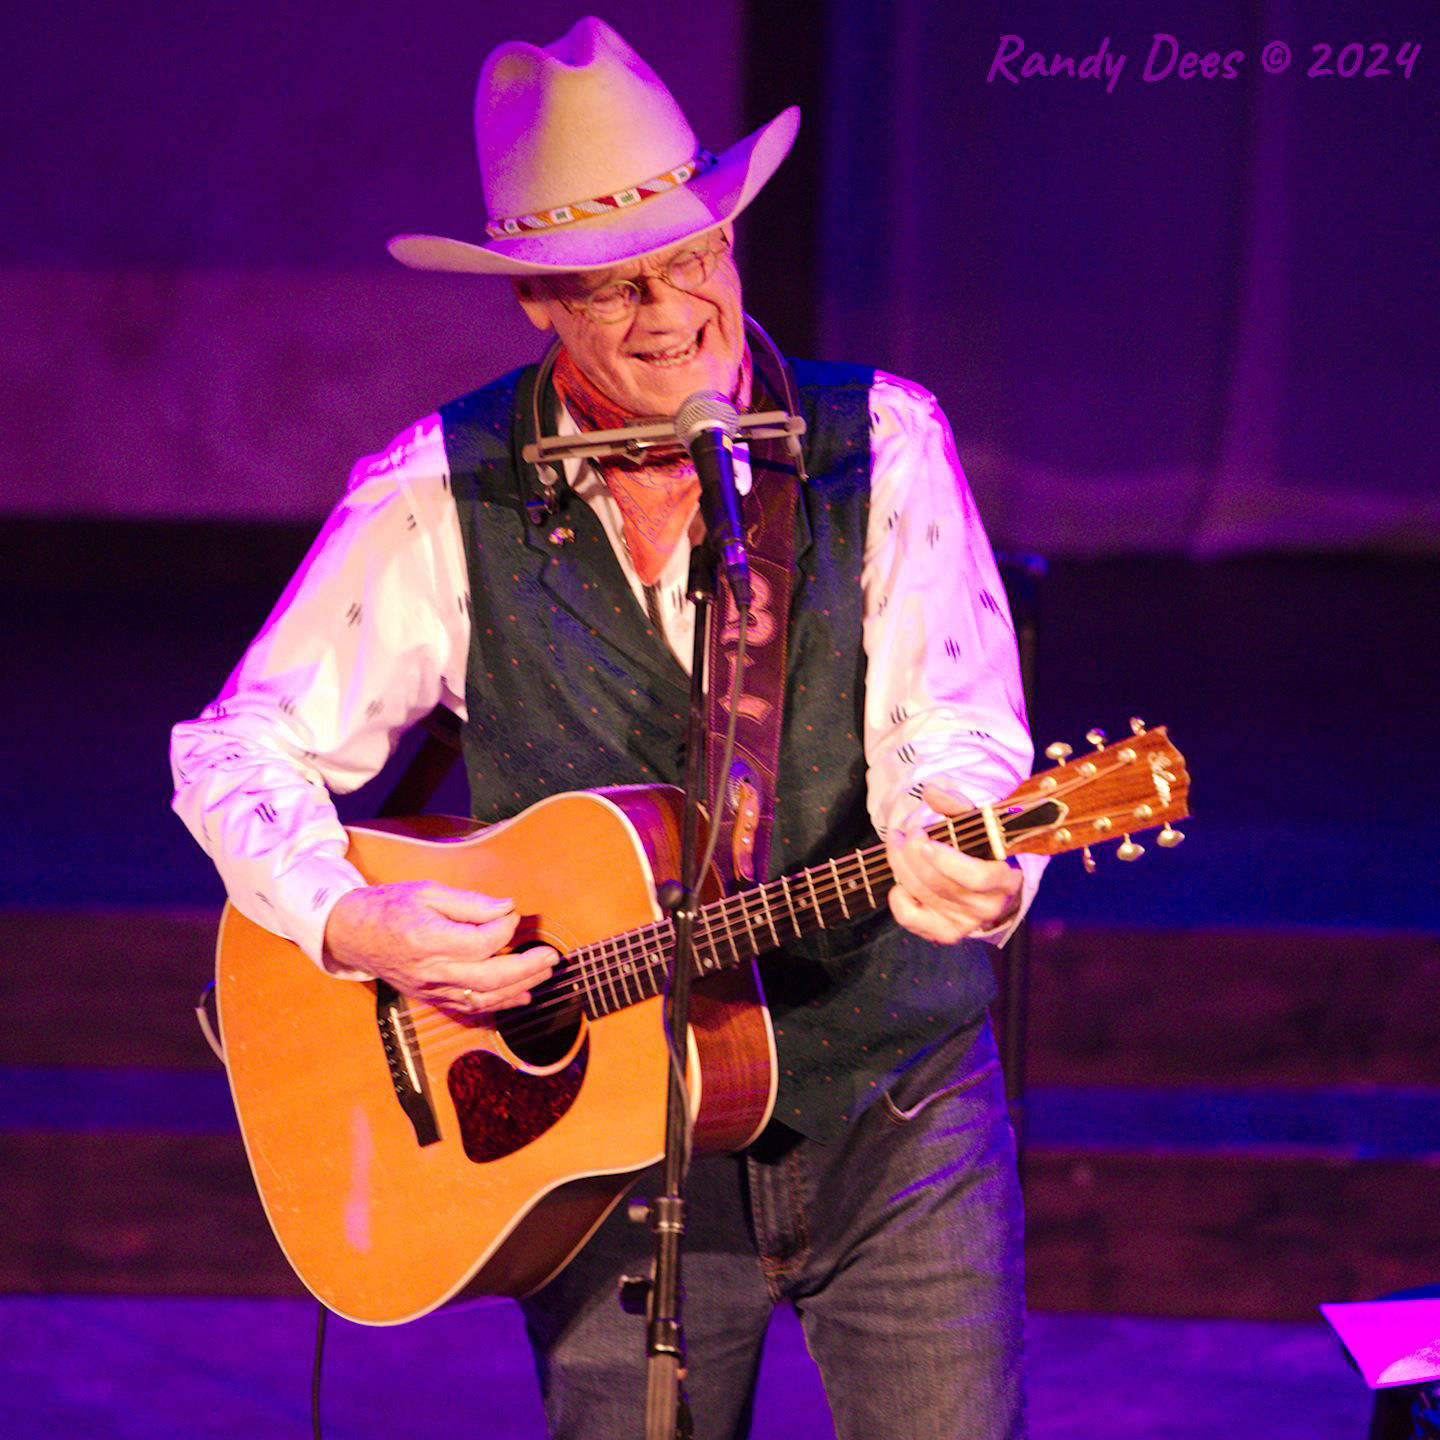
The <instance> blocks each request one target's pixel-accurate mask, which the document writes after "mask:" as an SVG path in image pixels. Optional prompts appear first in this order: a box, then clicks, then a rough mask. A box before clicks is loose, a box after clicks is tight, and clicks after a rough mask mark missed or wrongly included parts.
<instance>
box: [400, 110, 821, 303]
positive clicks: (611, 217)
mask: <svg viewBox="0 0 1440 1440" xmlns="http://www.w3.org/2000/svg"><path fill="white" fill-rule="evenodd" d="M799 129H800V110H799V108H798V107H797V106H794V105H792V106H790V108H789V109H788V110H782V111H781V112H780V114H778V115H777V116H776V117H775V118H774V119H773V120H772V121H770V123H769V124H768V125H762V126H761V127H760V129H758V130H756V131H754V132H753V133H751V134H749V135H747V136H746V137H745V138H744V139H743V140H740V141H737V142H736V143H735V144H734V145H732V146H731V147H730V148H729V149H728V150H726V151H725V152H724V153H723V154H721V155H720V156H719V157H718V158H717V160H716V163H715V165H714V166H713V167H712V168H711V169H709V170H707V171H706V172H705V173H704V174H703V175H700V176H697V177H696V178H695V179H694V180H691V181H690V182H689V183H688V184H685V185H680V186H677V187H676V188H675V189H674V190H667V191H666V192H665V193H664V194H663V195H654V196H652V197H651V198H650V199H648V200H645V201H643V202H642V203H641V204H639V205H635V206H632V207H631V208H629V209H625V210H616V211H614V212H613V213H612V214H608V215H597V216H595V217H594V218H592V219H588V220H576V221H574V222H572V223H571V224H569V225H557V226H555V227H554V228H553V229H550V230H538V231H535V232H533V233H531V234H527V235H515V236H506V237H505V238H503V239H500V240H491V241H489V242H488V243H487V244H484V245H472V244H470V243H469V242H467V241H464V240H449V239H446V238H445V237H444V236H442V235H396V236H395V237H394V238H393V239H391V240H390V241H389V242H388V244H387V246H386V248H387V249H388V250H389V251H390V253H391V254H392V255H393V256H394V257H395V258H396V259H397V260H398V261H399V262H400V263H401V264H402V265H408V266H410V268H411V269H413V270H448V271H453V272H460V273H468V274H474V275H543V274H545V273H546V272H549V271H563V270H598V269H603V268H605V267H606V266H610V265H619V264H621V263H622V262H624V261H626V260H641V259H643V258H644V257H645V256H647V255H653V254H654V253H655V252H656V251H658V250H665V249H668V248H669V247H670V246H671V245H678V244H679V243H680V242H681V241H682V240H688V239H689V238H690V237H691V236H692V235H699V234H701V233H703V232H704V231H706V230H713V229H714V228H715V226H717V225H724V224H725V223H726V222H727V221H729V220H733V219H734V218H735V217H736V216H737V215H738V214H739V213H740V212H741V211H742V210H743V209H744V208H745V207H746V206H747V205H748V204H749V203H750V202H751V201H752V200H753V199H754V198H755V197H756V195H758V194H759V193H760V191H761V190H762V189H763V188H764V186H765V183H766V182H767V181H768V180H769V179H770V177H771V176H772V175H773V174H774V173H775V171H776V170H777V169H778V168H779V165H780V162H781V161H782V160H783V159H784V158H785V157H786V155H788V154H789V153H790V147H791V146H792V145H793V144H794V143H795V136H796V134H797V133H798V131H799Z"/></svg>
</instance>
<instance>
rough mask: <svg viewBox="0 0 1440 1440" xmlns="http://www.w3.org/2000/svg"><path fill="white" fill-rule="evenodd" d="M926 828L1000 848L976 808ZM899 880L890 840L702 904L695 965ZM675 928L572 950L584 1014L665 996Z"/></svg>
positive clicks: (801, 929) (1000, 821)
mask: <svg viewBox="0 0 1440 1440" xmlns="http://www.w3.org/2000/svg"><path fill="white" fill-rule="evenodd" d="M1028 813H1029V812H1027V813H1021V812H1015V813H1012V814H1009V815H1004V816H1001V815H1000V814H998V813H997V814H996V817H995V818H996V821H997V827H998V829H999V831H1000V833H1001V835H1002V836H1006V835H1009V834H1011V833H1013V832H1014V831H1016V830H1019V829H1021V828H1028V824H1033V823H1035V822H1034V820H1033V819H1029V818H1028ZM1027 819H1028V824H1027ZM925 833H926V834H927V835H929V837H930V838H931V839H932V840H938V841H939V842H940V843H941V844H944V845H949V846H952V847H953V848H954V849H956V850H960V851H962V852H964V853H965V854H967V855H975V856H978V857H980V858H982V859H989V858H991V857H992V856H993V854H994V849H993V846H992V844H991V840H990V834H989V832H988V830H987V829H986V826H985V822H984V817H983V815H982V812H980V811H978V810H971V811H968V812H966V813H965V814H963V815H956V816H953V817H952V818H950V819H948V820H941V821H938V822H937V823H935V824H934V825H931V826H929V827H928V828H927V830H926V832H925ZM894 885H895V873H894V871H893V870H892V869H891V866H890V861H889V859H888V857H887V855H886V853H885V847H884V846H883V845H872V846H870V847H869V848H868V849H865V850H856V851H853V852H852V853H851V854H849V855H846V856H842V857H840V858H838V859H833V860H826V861H824V862H823V863H822V864H819V865H813V866H811V867H810V868H809V869H806V870H800V871H797V872H796V873H795V874H793V875H782V876H781V877H780V878H779V879H778V880H770V881H767V882H766V883H765V884H763V885H756V886H753V887H752V888H750V889H748V890H742V891H740V892H739V893H738V894H735V895H727V896H725V897H724V898H723V899H720V900H713V901H711V902H710V903H709V904H706V905H702V906H700V908H699V909H698V910H697V911H696V915H695V928H694V969H693V971H692V973H693V975H694V976H695V978H697V979H698V978H700V977H701V976H704V975H709V974H713V973H714V972H715V971H717V970H724V969H726V968H728V967H729V966H732V965H739V964H741V963H742V962H744V961H746V960H751V959H753V958H754V957H755V956H756V955H759V954H762V953H763V952H764V951H766V950H773V949H776V948H777V947H779V946H780V945H783V944H784V943H785V942H786V941H787V940H794V939H798V938H800V937H801V936H803V935H808V934H810V933H811V932H813V931H815V930H824V929H828V928H830V927H831V926H834V925H841V924H847V923H849V922H850V921H852V920H859V919H861V918H862V917H864V916H866V915H869V914H871V913H873V912H874V911H876V910H878V909H880V907H881V906H882V905H884V904H885V902H886V899H887V897H888V896H889V894H890V891H891V889H892V888H893V887H894ZM673 936H674V928H673V925H672V923H671V921H670V920H669V919H668V918H667V919H665V920H659V921H655V922H653V923H652V924H649V925H644V926H641V927H640V928H639V929H636V930H629V931H626V932H625V933H624V934H623V935H615V936H611V937H610V938H608V939H605V940H600V941H596V942H595V943H594V944H591V945H586V946H584V947H582V948H581V949H579V950H576V951H575V952H573V954H572V955H571V957H570V958H571V962H572V964H573V966H574V973H573V978H572V980H571V984H573V985H574V986H575V988H576V989H577V990H578V992H579V993H580V995H581V996H582V997H583V1003H584V1007H585V1012H586V1014H587V1015H589V1016H590V1018H591V1019H596V1018H598V1017H600V1016H603V1015H611V1014H614V1013H615V1012H616V1011H617V1010H623V1009H625V1008H626V1007H627V1006H629V1005H635V1004H638V1003H639V1002H640V1001H642V1000H648V999H651V998H652V997H653V996H656V995H658V994H660V992H661V991H662V990H663V989H664V988H665V983H666V975H667V973H668V970H669V963H670V949H671V945H672V942H673Z"/></svg>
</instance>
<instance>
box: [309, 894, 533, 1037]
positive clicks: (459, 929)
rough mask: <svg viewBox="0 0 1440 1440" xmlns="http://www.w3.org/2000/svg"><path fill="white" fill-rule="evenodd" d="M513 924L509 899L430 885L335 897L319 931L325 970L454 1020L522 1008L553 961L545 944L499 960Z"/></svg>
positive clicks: (515, 918)
mask: <svg viewBox="0 0 1440 1440" xmlns="http://www.w3.org/2000/svg"><path fill="white" fill-rule="evenodd" d="M519 921H520V917H519V915H518V914H517V913H516V910H515V904H514V901H512V900H503V899H495V898H493V897H492V896H489V895H481V894H478V893H477V892H475V891H473V890H457V889H455V888H454V887H452V886H449V885H440V884H437V883H436V882H434V881H430V880H418V881H408V882H405V883H402V884H396V885H368V886H362V887H361V888H360V889H358V890H351V891H349V892H348V893H347V894H345V895H343V896H341V898H340V899H339V900H338V901H337V902H336V904H335V908H334V909H333V910H331V912H330V918H329V920H328V921H327V922H326V925H325V965H326V968H327V969H331V970H336V971H344V970H349V971H363V972H366V973H368V974H370V975H373V976H374V977H375V978H376V979H379V980H384V981H386V982H387V983H389V984H391V985H393V986H394V987H395V988H396V989H397V990H398V991H400V993H401V994H402V995H410V996H413V997H414V998H415V999H417V1000H423V1001H424V1002H425V1003H426V1004H427V1005H433V1006H434V1007H435V1008H436V1009H437V1010H443V1011H445V1012H446V1013H447V1014H450V1015H453V1016H455V1017H456V1018H457V1019H461V1020H473V1019H474V1018H475V1016H476V1015H479V1014H481V1013H483V1012H485V1011H494V1010H508V1009H510V1008H512V1007H514V1006H517V1005H525V1004H527V1003H528V1002H529V1000H530V993H531V990H532V989H533V988H534V987H535V986H536V985H538V984H540V983H541V981H543V980H545V979H547V978H548V977H549V975H550V973H551V972H552V971H553V970H554V968H555V966H556V964H557V963H558V961H559V959H560V957H559V955H558V954H557V953H556V952H555V951H554V950H552V949H551V948H550V947H549V946H548V945H537V946H535V947H534V948H532V949H527V950H520V951H513V952H506V953H500V952H502V951H504V947H505V946H506V945H508V944H509V943H510V940H511V938H512V937H513V935H514V934H515V927H516V926H517V925H518V924H519Z"/></svg>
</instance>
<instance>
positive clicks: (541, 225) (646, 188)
mask: <svg viewBox="0 0 1440 1440" xmlns="http://www.w3.org/2000/svg"><path fill="white" fill-rule="evenodd" d="M714 164H715V157H714V156H713V155H712V154H711V153H710V152H709V151H708V150H697V151H696V152H695V157H694V159H692V160H689V161H687V162H686V163H685V164H684V165H677V166H676V167H675V169H673V170H667V171H666V172H665V173H664V174H663V175H657V176H655V178H654V179H653V180H642V181H641V182H640V184H638V185H632V186H630V187H629V189H627V190H617V191H616V192H615V194H613V195H597V196H596V197H595V198H594V199H593V200H577V201H575V202H574V203H573V204H571V205H557V206H556V207H555V209H553V210H542V211H540V212H539V213H538V214H536V215H516V216H514V217H513V218H511V219H508V220H489V221H487V222H486V224H485V229H486V230H487V231H488V232H489V233H490V235H491V237H492V238H493V239H496V240H502V239H504V238H505V237H506V236H507V235H524V234H525V233H526V232H527V231H531V230H553V229H554V228H555V227H556V226H557V225H571V224H573V223H574V222H575V221H576V220H588V219H589V218H590V217H591V216H592V215H608V214H610V213H611V212H612V211H615V210H628V209H630V208H631V206H634V205H639V204H642V203H643V202H644V201H646V200H649V199H650V198H651V196H654V195H663V194H664V193H665V191H667V190H675V189H678V188H679V187H680V186H681V185H684V184H686V183H687V182H688V181H690V180H693V179H694V178H695V177H696V176H697V175H703V174H704V173H705V172H706V171H707V170H708V169H710V167H711V166H712V165H714Z"/></svg>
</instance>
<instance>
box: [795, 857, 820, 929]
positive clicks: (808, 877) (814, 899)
mask: <svg viewBox="0 0 1440 1440" xmlns="http://www.w3.org/2000/svg"><path fill="white" fill-rule="evenodd" d="M800 873H801V874H802V875H804V877H805V883H806V884H807V885H808V886H809V887H810V904H811V905H812V906H813V908H814V910H815V919H816V921H817V923H818V924H819V926H820V928H821V929H822V930H823V929H825V910H824V907H823V906H822V905H821V904H820V897H819V896H818V895H817V894H816V893H815V872H814V871H813V870H802V871H801V872H800Z"/></svg>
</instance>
